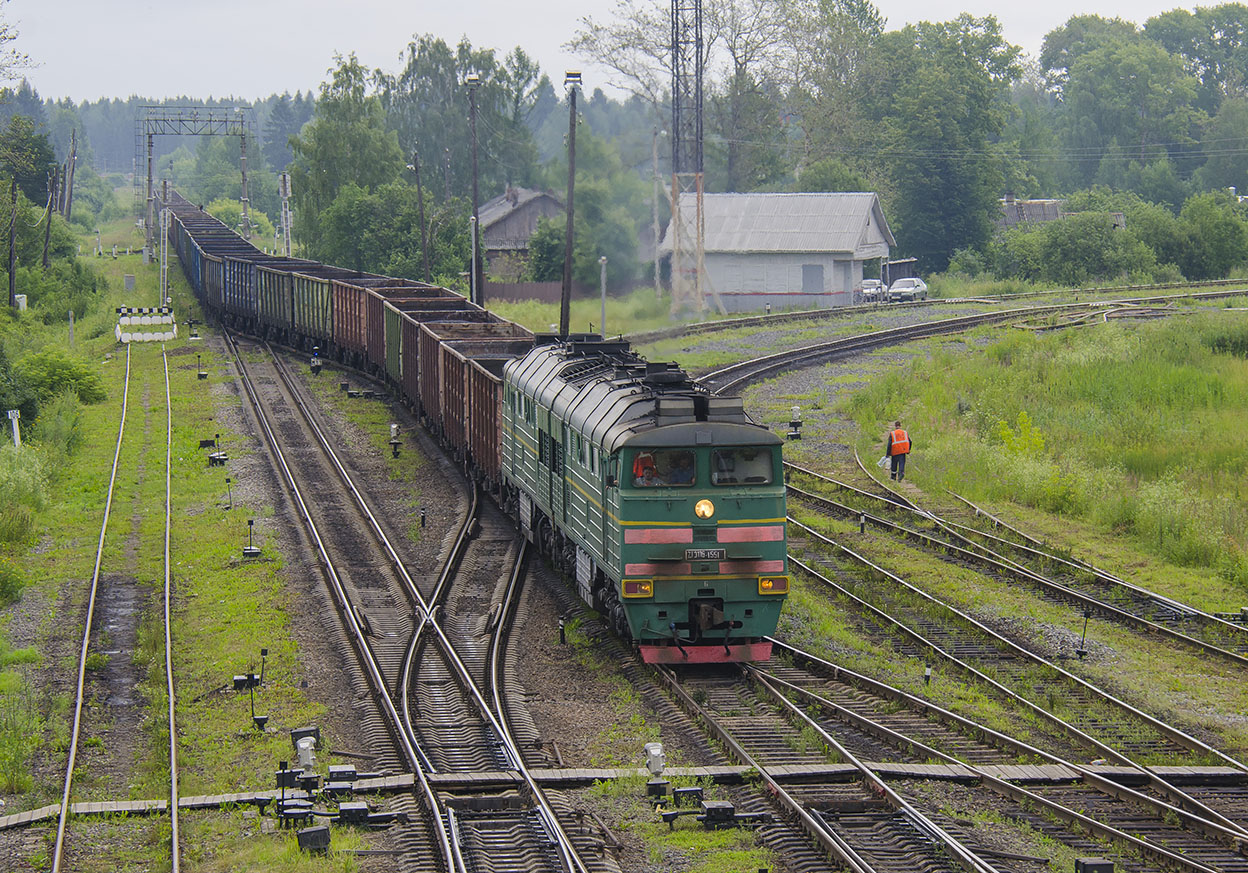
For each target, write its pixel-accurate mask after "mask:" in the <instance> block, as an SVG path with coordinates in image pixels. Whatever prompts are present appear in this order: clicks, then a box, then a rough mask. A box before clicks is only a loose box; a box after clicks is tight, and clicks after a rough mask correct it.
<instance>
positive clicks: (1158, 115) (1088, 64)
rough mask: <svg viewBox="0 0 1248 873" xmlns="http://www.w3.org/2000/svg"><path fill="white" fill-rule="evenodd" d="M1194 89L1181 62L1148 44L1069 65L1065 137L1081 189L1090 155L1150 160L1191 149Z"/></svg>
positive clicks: (1195, 123)
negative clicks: (1115, 152) (1116, 151)
mask: <svg viewBox="0 0 1248 873" xmlns="http://www.w3.org/2000/svg"><path fill="white" fill-rule="evenodd" d="M1196 86H1197V82H1196V80H1195V79H1193V78H1192V77H1191V76H1190V75H1188V74H1187V72H1186V71H1185V70H1184V69H1183V62H1182V61H1181V60H1180V59H1179V58H1177V57H1176V56H1174V55H1171V54H1170V53H1169V52H1167V51H1166V50H1165V49H1164V48H1162V47H1161V46H1159V45H1157V44H1156V43H1153V42H1150V41H1147V40H1132V41H1108V42H1105V43H1104V44H1102V45H1100V46H1098V47H1096V48H1094V49H1092V50H1090V51H1088V52H1086V53H1085V54H1082V55H1080V56H1079V57H1078V58H1077V59H1076V60H1075V61H1074V62H1073V63H1072V64H1071V65H1070V70H1069V80H1068V81H1067V83H1066V86H1065V89H1064V91H1063V95H1064V98H1065V111H1064V113H1063V137H1064V142H1065V144H1066V147H1067V148H1068V149H1069V150H1070V151H1071V152H1072V153H1082V154H1087V155H1089V156H1091V157H1089V158H1086V159H1084V160H1082V161H1079V162H1077V163H1076V167H1077V169H1078V171H1079V172H1080V173H1081V174H1082V181H1083V182H1084V183H1085V184H1086V183H1087V182H1089V181H1091V180H1092V177H1093V175H1094V174H1095V172H1096V170H1097V165H1095V164H1094V161H1095V158H1096V156H1099V155H1101V154H1103V153H1105V152H1106V150H1112V148H1114V147H1118V148H1121V149H1122V150H1123V151H1124V153H1125V154H1130V155H1138V156H1139V157H1140V158H1141V159H1143V158H1145V156H1146V155H1147V156H1149V160H1150V161H1151V160H1152V159H1155V158H1156V157H1163V156H1166V155H1170V154H1176V153H1177V150H1178V149H1179V148H1180V147H1183V146H1188V145H1191V144H1193V143H1194V142H1195V140H1194V136H1195V134H1196V133H1197V131H1198V129H1199V127H1200V125H1201V124H1202V123H1204V120H1205V115H1204V113H1203V112H1201V111H1200V110H1198V109H1195V108H1193V104H1194V103H1195V100H1196Z"/></svg>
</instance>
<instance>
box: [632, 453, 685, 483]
mask: <svg viewBox="0 0 1248 873" xmlns="http://www.w3.org/2000/svg"><path fill="white" fill-rule="evenodd" d="M695 484H697V465H696V464H695V463H694V456H693V452H692V451H690V450H688V449H653V450H646V451H639V452H637V453H636V454H634V455H633V485H634V486H635V487H637V488H653V487H656V486H659V485H676V486H682V487H687V486H690V485H695Z"/></svg>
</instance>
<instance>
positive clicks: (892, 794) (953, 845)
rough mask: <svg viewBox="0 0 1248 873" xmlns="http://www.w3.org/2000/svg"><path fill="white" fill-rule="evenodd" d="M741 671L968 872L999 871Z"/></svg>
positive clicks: (755, 673) (756, 674)
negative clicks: (833, 750) (817, 736)
mask: <svg viewBox="0 0 1248 873" xmlns="http://www.w3.org/2000/svg"><path fill="white" fill-rule="evenodd" d="M744 670H745V672H746V673H747V675H749V676H751V677H752V678H753V679H754V681H755V682H756V683H757V684H758V685H760V686H762V688H763V689H764V690H765V691H766V692H767V696H768V697H770V698H771V699H772V700H773V701H774V702H775V703H777V704H779V705H780V706H781V707H782V708H783V709H784V711H785V712H787V713H788V714H789V716H790V719H797V720H798V721H799V722H800V723H801V724H803V725H805V726H807V727H809V728H810V729H812V730H813V731H815V732H816V733H817V734H818V735H819V737H820V738H821V739H822V740H823V741H824V742H825V743H827V744H828V746H829V747H830V748H833V749H835V750H836V752H837V754H839V755H840V756H841V757H842V758H844V759H845V760H846V761H848V762H849V764H850V765H852V766H853V767H854V769H856V770H857V771H858V772H859V773H860V774H862V778H863V780H864V781H866V782H867V783H869V784H870V785H872V786H874V788H875V789H876V790H877V791H878V792H879V793H880V794H882V795H883V796H884V797H886V798H887V799H888V801H889V803H891V804H892V806H893V808H894V809H896V810H897V811H898V812H900V813H901V814H902V815H904V816H905V817H906V818H908V819H909V820H910V821H911V822H912V823H913V824H914V826H915V827H916V828H917V829H918V830H919V831H920V832H921V833H923V834H925V835H926V836H927V837H928V839H930V840H932V841H933V842H937V843H940V844H941V845H943V846H944V847H945V848H946V849H947V850H948V852H949V853H950V854H951V855H952V856H953V858H954V860H955V861H956V862H957V863H958V865H959V866H960V867H962V868H963V869H964V870H966V871H967V873H999V871H998V870H997V869H996V868H995V867H993V866H992V865H991V864H989V863H988V862H987V861H985V860H984V859H982V858H980V857H979V856H978V855H976V854H975V853H974V852H972V851H971V850H970V849H968V848H967V847H966V846H964V845H963V844H962V843H961V842H960V841H959V840H958V839H956V838H955V837H954V836H953V835H952V834H950V833H949V832H948V831H946V830H945V829H944V828H942V827H940V825H938V824H936V823H935V822H934V821H932V820H931V819H930V818H929V817H928V816H927V815H925V814H924V813H922V812H920V811H919V810H918V809H917V808H916V807H915V806H914V804H912V803H910V801H908V800H906V799H905V798H904V797H902V796H901V795H900V794H899V793H898V792H897V791H895V790H894V789H893V788H892V786H890V785H889V784H888V783H887V782H885V781H884V779H883V777H881V776H880V775H879V774H878V773H876V772H875V771H874V770H873V769H871V768H870V767H869V766H867V764H866V763H865V762H863V761H860V760H859V759H858V756H857V755H855V754H854V753H853V752H851V751H850V750H849V749H848V748H846V747H845V745H844V744H843V743H841V742H840V741H839V740H837V739H836V738H835V737H833V736H832V735H831V734H830V733H828V732H827V731H826V730H824V729H823V726H822V725H820V724H819V723H818V722H816V721H815V720H814V719H813V718H811V717H810V716H809V715H808V714H806V713H805V712H803V711H802V710H801V709H800V708H799V707H797V706H795V705H794V704H793V701H791V700H789V699H788V698H787V697H785V696H784V695H783V694H781V693H780V691H779V690H778V689H776V688H775V687H774V686H773V685H772V684H771V683H770V682H769V681H768V679H767V678H766V677H764V676H763V675H762V673H761V671H759V670H758V669H756V668H755V667H754V666H753V665H750V664H746V665H744Z"/></svg>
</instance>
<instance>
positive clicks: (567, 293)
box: [559, 70, 581, 337]
mask: <svg viewBox="0 0 1248 873" xmlns="http://www.w3.org/2000/svg"><path fill="white" fill-rule="evenodd" d="M580 84H581V74H580V73H579V72H577V71H575V70H568V71H567V72H566V73H564V74H563V86H564V87H565V88H567V89H568V207H567V208H568V230H567V234H566V236H565V237H564V241H563V294H561V295H560V297H559V335H560V336H563V337H566V336H567V335H568V321H569V319H570V318H571V314H570V312H569V310H570V308H571V305H572V216H573V215H574V214H575V210H574V209H573V205H572V195H573V193H574V189H575V186H576V89H577V86H579V85H580Z"/></svg>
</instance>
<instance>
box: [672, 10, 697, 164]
mask: <svg viewBox="0 0 1248 873" xmlns="http://www.w3.org/2000/svg"><path fill="white" fill-rule="evenodd" d="M672 172H673V173H701V172H702V0H672Z"/></svg>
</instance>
